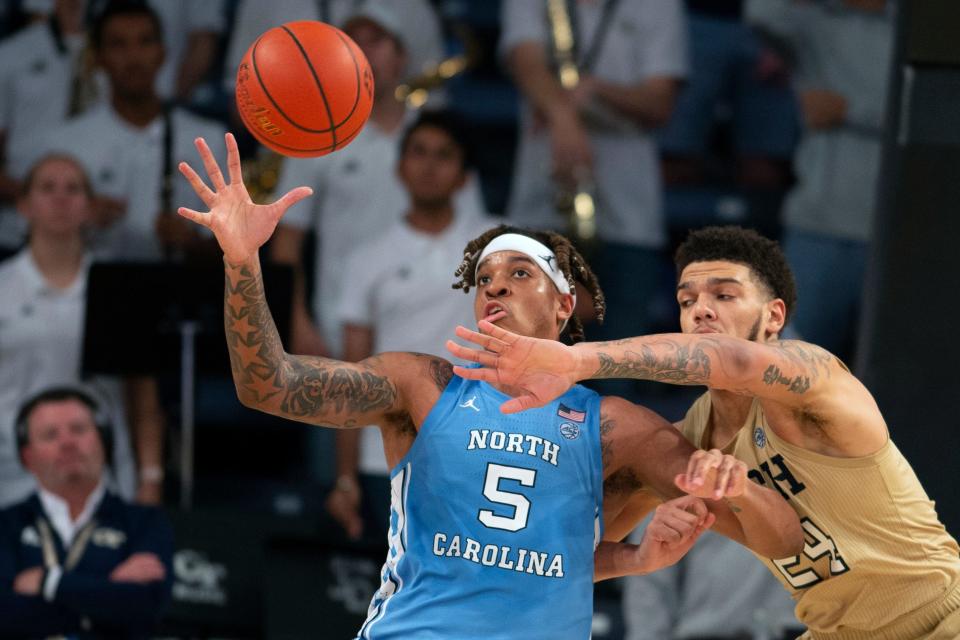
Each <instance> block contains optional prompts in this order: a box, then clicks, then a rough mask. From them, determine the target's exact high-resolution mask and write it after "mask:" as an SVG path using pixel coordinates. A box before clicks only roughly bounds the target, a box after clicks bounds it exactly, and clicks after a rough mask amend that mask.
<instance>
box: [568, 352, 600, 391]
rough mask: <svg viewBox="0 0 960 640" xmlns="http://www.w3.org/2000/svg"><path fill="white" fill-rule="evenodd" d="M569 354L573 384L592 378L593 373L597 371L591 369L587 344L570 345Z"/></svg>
mask: <svg viewBox="0 0 960 640" xmlns="http://www.w3.org/2000/svg"><path fill="white" fill-rule="evenodd" d="M570 352H571V353H572V354H573V369H572V371H573V375H574V382H579V381H580V380H589V379H590V378H591V377H593V373H594V372H595V371H596V370H597V369H596V367H593V368H591V366H590V362H591V360H592V359H591V357H590V353H589V351H588V347H587V343H585V342H578V343H577V344H574V345H571V347H570Z"/></svg>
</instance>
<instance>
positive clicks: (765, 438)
mask: <svg viewBox="0 0 960 640" xmlns="http://www.w3.org/2000/svg"><path fill="white" fill-rule="evenodd" d="M709 418H710V394H709V393H705V394H704V395H703V396H702V397H700V398H699V399H698V400H697V402H696V403H695V404H694V405H693V407H691V408H690V410H689V411H688V412H687V415H686V417H685V418H684V420H683V425H682V429H683V433H684V435H685V436H686V437H687V438H688V439H689V440H690V442H692V443H693V444H694V445H695V446H697V447H700V448H704V449H709V448H710V447H709V442H710V438H709V436H710V434H709V433H708V428H709ZM724 453H729V454H732V455H734V456H735V457H736V458H738V459H740V460H742V461H743V462H746V463H747V465H748V466H749V468H750V470H749V472H748V474H749V477H750V479H751V480H753V481H755V482H757V483H758V484H760V485H762V486H765V487H768V488H773V489H776V490H777V491H778V492H780V494H781V495H783V497H784V499H786V500H787V501H788V502H789V503H790V504H791V505H792V506H793V508H794V510H795V511H796V512H797V514H798V515H799V516H800V522H801V524H802V525H803V529H804V535H805V541H806V544H805V545H804V549H803V553H801V554H800V555H798V556H794V557H791V558H782V559H779V560H771V559H768V558H761V560H763V562H764V564H766V565H767V567H768V568H769V569H770V570H771V571H772V572H773V574H774V575H775V576H777V578H779V580H780V581H781V582H782V583H783V584H784V586H785V587H786V588H787V589H788V590H789V591H790V594H791V595H792V596H793V598H794V600H796V602H797V607H796V615H797V619H799V620H800V621H801V622H803V623H804V624H805V625H807V626H808V627H809V628H810V636H809V637H813V638H821V637H822V638H831V639H833V638H843V639H844V640H846V639H848V638H850V639H853V638H857V639H859V638H870V639H872V640H881V639H884V640H885V639H887V638H891V639H896V640H905V639H907V638H910V639H913V638H920V637H933V636H925V635H923V634H922V633H917V632H916V631H917V624H921V623H919V622H917V624H912V623H911V624H910V625H908V626H909V627H910V629H913V630H909V629H907V628H906V627H904V623H905V622H906V621H907V620H908V619H909V620H910V621H914V618H915V614H926V615H924V616H923V617H926V618H930V619H931V623H930V624H929V625H928V626H926V627H923V626H922V625H921V627H920V628H923V629H933V628H934V627H935V626H936V622H935V621H936V620H937V619H940V618H943V617H944V616H945V615H946V613H945V612H950V611H953V610H960V589H958V588H955V587H957V581H958V578H960V555H958V554H960V551H958V547H957V543H956V541H955V540H954V539H953V538H952V537H951V536H950V535H949V534H948V533H947V531H946V529H945V528H944V526H943V525H942V524H941V523H940V521H939V520H938V519H937V514H936V512H935V510H934V505H933V502H932V501H931V500H930V499H929V498H928V497H927V494H926V492H925V491H924V489H923V487H922V486H921V485H920V481H919V480H918V479H917V476H916V474H915V473H914V472H913V469H912V468H911V467H910V464H909V463H908V462H907V460H906V458H904V457H903V454H901V453H900V451H899V450H898V449H897V447H896V446H895V445H894V444H893V442H892V441H891V440H888V441H887V443H886V444H885V445H884V446H883V447H882V448H881V449H880V450H879V451H878V452H876V453H874V454H873V455H869V456H865V457H861V458H834V457H829V456H825V455H821V454H818V453H814V452H811V451H807V450H805V449H801V448H799V447H796V446H794V445H791V444H789V443H787V442H784V441H783V440H781V439H780V438H778V437H777V434H776V433H774V431H773V430H772V429H770V428H769V425H768V424H767V421H766V418H765V417H764V414H763V409H762V407H761V405H760V402H759V401H758V400H754V402H753V405H752V407H751V409H750V413H749V415H748V416H747V420H746V422H745V423H744V425H743V427H742V428H741V429H740V431H739V432H738V434H737V436H736V438H734V440H733V442H731V443H730V444H729V445H728V446H727V448H726V450H725V451H724ZM958 615H960V614H958ZM805 637H807V636H805ZM950 637H953V636H952V635H951V636H950Z"/></svg>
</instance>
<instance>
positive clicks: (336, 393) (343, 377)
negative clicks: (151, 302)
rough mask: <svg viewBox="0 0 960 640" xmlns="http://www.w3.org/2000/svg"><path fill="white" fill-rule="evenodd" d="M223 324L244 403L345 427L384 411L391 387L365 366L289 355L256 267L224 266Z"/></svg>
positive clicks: (390, 401)
mask: <svg viewBox="0 0 960 640" xmlns="http://www.w3.org/2000/svg"><path fill="white" fill-rule="evenodd" d="M224 325H225V329H226V335H227V349H228V351H229V353H230V367H231V370H232V372H233V379H234V384H235V385H236V388H237V393H238V395H239V397H240V399H241V401H242V402H244V404H247V405H249V406H253V407H256V408H259V409H262V410H265V411H269V412H271V413H278V414H280V415H284V416H287V417H290V418H294V419H300V420H304V421H308V422H313V423H319V424H323V425H326V426H337V427H349V426H354V425H355V424H356V423H357V419H356V418H357V417H358V415H357V414H364V413H369V412H373V411H377V410H386V409H389V408H390V407H392V406H393V405H394V403H395V401H396V398H397V390H396V388H395V387H394V385H393V384H392V383H391V382H390V381H389V380H388V379H387V378H386V377H385V376H382V375H378V374H377V373H376V372H375V371H374V369H373V368H372V367H370V366H369V365H368V364H357V365H353V364H347V363H343V362H338V361H335V360H328V359H326V358H315V357H297V356H289V355H288V354H286V353H285V352H284V350H283V345H282V343H281V342H280V335H279V333H277V328H276V325H275V324H274V322H273V317H272V316H271V315H270V309H269V308H268V307H267V302H266V298H265V297H264V291H263V280H262V277H261V273H260V269H259V265H256V264H254V265H253V266H251V265H249V264H243V265H232V264H230V263H227V264H226V287H225V293H224Z"/></svg>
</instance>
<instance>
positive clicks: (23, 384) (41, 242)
mask: <svg viewBox="0 0 960 640" xmlns="http://www.w3.org/2000/svg"><path fill="white" fill-rule="evenodd" d="M18 204H19V207H20V210H21V212H22V214H23V216H24V218H25V219H26V220H27V222H28V224H29V228H30V237H29V243H28V245H27V247H26V248H24V249H23V250H21V251H20V252H19V253H18V254H16V255H15V256H13V257H12V258H9V259H7V260H6V261H4V262H2V263H0V300H2V301H3V304H2V305H0V506H7V505H9V504H11V503H13V502H16V501H18V500H22V499H23V498H24V497H26V496H27V495H28V494H29V493H30V492H31V491H32V490H34V488H35V486H34V482H33V478H32V477H31V475H30V474H28V473H26V471H25V470H24V469H23V467H22V466H21V465H20V463H19V461H18V460H17V447H16V442H15V434H14V433H13V426H14V417H15V415H16V412H17V408H18V407H19V406H20V403H21V402H22V400H23V398H24V397H25V396H27V395H29V394H31V393H34V392H35V391H37V390H38V389H41V388H44V387H47V386H50V385H54V384H76V383H78V382H79V381H80V379H81V370H80V363H81V362H80V359H81V350H82V345H83V335H84V315H85V310H86V285H87V272H88V268H89V265H90V261H91V256H90V254H89V252H88V251H87V249H86V247H85V244H84V232H85V229H86V227H87V225H88V221H89V218H90V208H91V192H90V185H89V182H88V181H87V178H86V176H85V174H84V172H83V169H82V168H81V167H80V165H79V163H78V162H77V161H76V160H74V159H72V158H69V157H66V156H48V157H46V158H44V159H42V160H41V161H40V162H39V163H38V164H37V165H36V166H35V167H34V168H33V169H32V170H31V171H30V172H29V173H28V174H27V178H26V181H25V185H24V191H23V195H22V196H21V198H20V200H19V203H18ZM87 383H88V388H89V391H90V392H93V390H94V389H96V393H97V395H98V396H100V402H101V404H102V405H103V408H104V412H107V413H109V414H110V415H111V420H110V422H111V424H112V425H113V427H114V429H115V432H114V433H113V435H112V439H113V445H114V446H113V458H112V459H111V460H110V466H111V467H112V469H113V476H114V478H113V479H114V481H115V482H116V486H115V487H114V489H115V490H117V491H118V492H119V494H120V495H121V496H123V497H124V498H126V499H130V498H133V497H134V495H136V497H137V499H138V500H139V501H140V502H146V503H159V502H160V500H161V497H162V482H161V481H162V479H163V437H164V419H163V414H162V411H161V409H160V402H159V399H158V393H157V389H156V383H155V381H154V380H153V379H151V378H136V379H128V380H126V381H124V382H121V381H120V380H117V379H115V378H112V377H97V378H94V379H91V380H87ZM125 406H126V407H127V410H124V407H125ZM128 423H129V424H130V425H132V426H133V427H134V434H135V437H134V447H133V448H134V450H135V451H136V459H137V460H138V461H139V474H138V473H137V472H136V470H135V467H136V465H135V462H134V455H133V453H132V451H131V446H130V438H129V436H128V433H127V424H128ZM138 475H139V482H138V480H137V478H138Z"/></svg>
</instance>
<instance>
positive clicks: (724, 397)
mask: <svg viewBox="0 0 960 640" xmlns="http://www.w3.org/2000/svg"><path fill="white" fill-rule="evenodd" d="M752 404H753V397H751V396H742V395H737V394H735V393H731V392H729V391H719V390H717V389H711V390H710V422H711V424H712V426H713V428H712V431H711V433H710V440H711V442H710V446H711V447H716V448H718V449H720V448H723V447H724V446H726V445H727V444H729V443H730V441H731V440H733V438H734V437H735V436H736V435H737V433H738V432H739V431H740V428H741V427H743V423H744V421H745V420H746V419H747V414H748V413H750V406H751V405H752Z"/></svg>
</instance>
